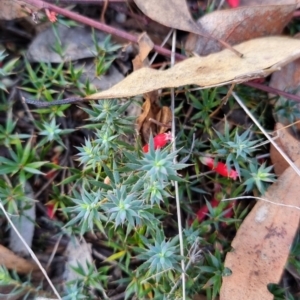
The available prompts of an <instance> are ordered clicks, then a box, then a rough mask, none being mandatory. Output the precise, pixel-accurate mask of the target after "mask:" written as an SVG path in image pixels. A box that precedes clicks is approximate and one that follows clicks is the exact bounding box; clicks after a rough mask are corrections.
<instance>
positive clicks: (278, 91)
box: [243, 81, 300, 102]
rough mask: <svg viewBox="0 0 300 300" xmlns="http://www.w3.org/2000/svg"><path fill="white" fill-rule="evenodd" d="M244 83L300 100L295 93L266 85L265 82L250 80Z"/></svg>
mask: <svg viewBox="0 0 300 300" xmlns="http://www.w3.org/2000/svg"><path fill="white" fill-rule="evenodd" d="M243 85H247V86H250V87H253V88H256V89H259V90H261V91H264V92H267V93H270V94H276V95H280V96H283V97H285V98H288V99H291V100H294V101H297V102H300V96H298V95H293V94H290V93H287V92H285V91H281V90H278V89H275V88H273V87H271V86H266V85H263V84H260V83H256V82H250V81H248V82H244V83H243Z"/></svg>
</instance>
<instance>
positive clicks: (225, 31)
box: [185, 3, 296, 55]
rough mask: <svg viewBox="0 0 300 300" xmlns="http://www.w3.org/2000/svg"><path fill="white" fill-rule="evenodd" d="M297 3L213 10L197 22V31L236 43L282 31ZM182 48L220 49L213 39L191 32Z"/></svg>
mask: <svg viewBox="0 0 300 300" xmlns="http://www.w3.org/2000/svg"><path fill="white" fill-rule="evenodd" d="M295 9H296V3H294V4H290V5H257V6H244V7H238V8H236V9H228V10H216V11H214V12H212V13H209V14H205V15H204V16H203V17H202V18H200V19H199V20H198V21H197V23H198V25H199V28H201V31H200V33H202V34H206V35H213V36H214V37H215V38H217V39H222V40H223V41H226V42H227V43H229V44H230V45H236V44H239V43H241V42H244V41H248V40H251V39H254V38H258V37H262V36H270V35H278V34H281V32H282V30H283V28H284V27H285V26H286V25H287V23H288V22H289V21H290V19H291V17H292V14H293V12H294V11H295ZM185 49H186V50H187V51H188V52H190V53H197V54H198V55H208V54H210V53H214V52H218V51H220V50H222V49H223V47H222V45H221V44H220V43H219V42H217V41H216V40H215V39H207V38H205V37H203V36H201V35H199V34H195V33H191V34H190V35H189V36H188V38H187V41H186V44H185Z"/></svg>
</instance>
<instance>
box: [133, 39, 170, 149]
mask: <svg viewBox="0 0 300 300" xmlns="http://www.w3.org/2000/svg"><path fill="white" fill-rule="evenodd" d="M138 44H139V53H138V54H137V56H136V57H135V58H134V60H133V61H132V63H133V68H134V71H137V70H139V69H141V68H143V67H147V66H148V65H149V61H148V58H147V57H148V55H149V53H150V51H151V50H152V48H153V43H152V41H151V40H150V38H149V37H148V36H147V34H146V33H143V34H141V35H140V36H139V43H138ZM143 97H144V100H145V101H144V104H143V107H142V110H143V112H142V114H141V115H140V116H139V117H138V119H137V132H138V133H139V134H140V136H141V140H142V142H143V143H148V141H149V137H150V134H151V133H152V135H153V136H155V135H156V134H157V133H163V132H165V131H166V130H167V129H168V128H170V125H171V122H172V113H171V110H170V108H169V107H167V106H163V107H161V106H160V104H159V94H158V91H151V92H148V93H145V94H144V95H143ZM164 125H165V126H164Z"/></svg>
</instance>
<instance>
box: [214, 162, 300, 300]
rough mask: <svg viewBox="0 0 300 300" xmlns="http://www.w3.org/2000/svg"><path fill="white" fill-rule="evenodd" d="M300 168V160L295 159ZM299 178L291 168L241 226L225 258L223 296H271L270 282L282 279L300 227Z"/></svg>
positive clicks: (265, 298) (266, 298) (268, 298)
mask: <svg viewBox="0 0 300 300" xmlns="http://www.w3.org/2000/svg"><path fill="white" fill-rule="evenodd" d="M296 165H297V166H298V168H299V167H300V160H299V159H298V160H297V161H296ZM299 194H300V178H299V176H298V175H297V174H295V172H294V171H293V170H292V168H288V169H287V170H286V171H285V172H284V173H283V174H281V176H280V177H279V178H278V181H277V182H276V183H274V184H273V185H272V186H271V187H270V188H269V189H268V191H267V192H266V194H265V195H264V196H263V198H264V199H267V200H269V201H272V203H269V202H265V201H262V200H260V201H258V202H257V203H256V205H255V206H254V208H253V209H252V210H251V212H250V213H249V215H248V216H247V217H246V219H245V220H244V222H243V224H242V225H241V227H240V228H239V230H238V232H237V234H236V236H235V238H234V239H233V241H232V243H231V246H232V250H231V252H228V253H227V255H226V259H225V264H224V265H225V267H227V268H229V269H230V271H231V272H232V274H231V275H230V276H228V277H226V276H225V277H223V284H222V288H221V292H220V298H221V299H223V300H227V299H228V300H229V299H240V297H241V295H242V297H243V299H249V300H256V299H261V300H271V299H273V298H274V295H272V294H271V293H270V292H269V291H268V288H267V286H268V284H270V283H274V282H279V280H280V278H281V275H282V270H283V269H284V266H285V264H286V261H287V258H288V254H289V251H290V248H291V245H292V243H293V240H294V236H295V234H296V232H297V230H298V224H299V220H300V207H299V199H298V195H299ZM278 204H279V205H278Z"/></svg>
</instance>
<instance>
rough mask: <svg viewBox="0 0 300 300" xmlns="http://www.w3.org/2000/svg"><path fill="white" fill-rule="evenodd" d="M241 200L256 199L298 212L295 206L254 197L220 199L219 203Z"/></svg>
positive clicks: (298, 208)
mask: <svg viewBox="0 0 300 300" xmlns="http://www.w3.org/2000/svg"><path fill="white" fill-rule="evenodd" d="M242 199H258V200H262V201H265V202H268V203H271V204H274V205H277V206H283V207H288V208H295V209H297V210H300V207H299V206H295V205H291V204H283V203H280V202H274V201H271V200H269V199H266V198H261V197H255V196H240V197H234V198H226V199H222V200H221V201H222V202H225V201H233V200H242Z"/></svg>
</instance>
